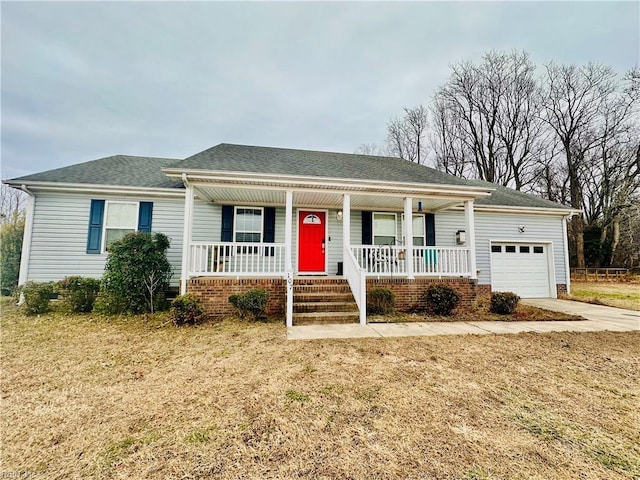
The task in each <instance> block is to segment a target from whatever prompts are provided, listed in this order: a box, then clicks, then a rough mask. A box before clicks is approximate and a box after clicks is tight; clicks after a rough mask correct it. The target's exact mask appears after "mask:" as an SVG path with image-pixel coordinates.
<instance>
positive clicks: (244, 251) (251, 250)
mask: <svg viewBox="0 0 640 480" xmlns="http://www.w3.org/2000/svg"><path fill="white" fill-rule="evenodd" d="M241 209H243V210H260V240H259V241H258V242H241V241H239V240H236V234H237V233H258V232H256V231H249V230H246V231H244V230H238V210H241ZM263 240H264V207H253V206H242V205H239V206H234V207H233V242H234V243H263ZM236 250H237V251H236V253H238V254H243V255H257V254H259V253H260V251H259V250H260V249H258V248H247V247H244V248H243V247H240V246H238V247H237V248H236Z"/></svg>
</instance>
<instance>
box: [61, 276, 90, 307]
mask: <svg viewBox="0 0 640 480" xmlns="http://www.w3.org/2000/svg"><path fill="white" fill-rule="evenodd" d="M99 291H100V280H98V279H95V278H84V277H77V276H74V277H65V278H64V280H60V281H59V282H58V293H59V295H60V297H59V298H60V300H61V301H62V303H63V304H64V305H65V307H66V309H67V310H68V311H70V312H73V313H87V312H90V311H92V310H93V306H94V304H95V301H96V297H97V296H98V292H99Z"/></svg>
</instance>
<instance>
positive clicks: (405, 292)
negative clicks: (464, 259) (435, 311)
mask: <svg viewBox="0 0 640 480" xmlns="http://www.w3.org/2000/svg"><path fill="white" fill-rule="evenodd" d="M476 282H477V281H476V280H470V279H468V278H415V279H413V280H409V279H406V278H379V279H378V278H367V291H369V290H371V289H373V288H388V289H389V290H391V291H392V292H393V293H395V295H396V309H397V310H399V311H401V312H409V311H413V310H416V309H425V308H426V307H427V305H426V303H425V302H423V301H422V298H421V297H422V295H423V293H424V291H425V290H426V289H427V288H429V285H434V284H445V285H449V286H450V287H451V288H453V289H454V290H455V292H456V293H457V294H458V295H459V296H460V302H459V303H458V309H459V310H466V309H469V308H470V307H471V306H472V305H473V302H474V301H475V299H476V296H477V291H478V285H477V283H476Z"/></svg>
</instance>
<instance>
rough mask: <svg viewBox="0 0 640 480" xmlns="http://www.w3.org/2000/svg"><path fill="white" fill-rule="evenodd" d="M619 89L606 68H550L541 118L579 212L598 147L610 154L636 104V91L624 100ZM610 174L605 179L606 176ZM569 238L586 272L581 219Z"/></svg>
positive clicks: (579, 217)
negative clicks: (558, 148)
mask: <svg viewBox="0 0 640 480" xmlns="http://www.w3.org/2000/svg"><path fill="white" fill-rule="evenodd" d="M632 85H633V83H632ZM619 87H620V84H619V82H616V76H615V74H614V72H613V71H612V70H611V68H609V67H606V66H603V65H598V64H593V63H590V64H587V65H585V66H575V65H556V64H553V63H551V64H549V65H547V67H546V75H545V96H544V111H543V118H544V120H545V121H546V122H547V124H548V125H549V126H550V128H551V129H552V131H553V132H554V134H555V136H556V138H557V139H558V141H559V143H560V145H561V146H562V151H563V155H562V159H563V167H564V168H565V169H566V174H567V179H568V187H569V202H570V205H571V206H572V207H574V208H576V209H581V208H583V207H584V206H585V196H584V186H585V184H586V183H587V182H588V181H589V180H592V181H593V180H594V179H593V178H591V179H589V175H590V173H591V172H593V164H594V162H593V156H594V155H595V153H594V150H595V149H598V147H599V146H600V150H602V148H605V150H606V149H607V147H603V146H604V145H607V144H609V143H610V139H611V138H613V137H615V136H616V135H618V134H619V133H620V131H621V128H622V126H623V125H624V124H625V122H626V121H627V120H628V118H629V114H630V113H631V112H632V110H633V106H634V104H635V102H636V99H637V95H636V93H635V92H636V91H637V89H636V88H635V87H633V88H631V89H628V91H626V92H624V93H623V94H621V93H620V88H619ZM596 157H597V155H596ZM590 158H591V160H590ZM605 159H606V155H605ZM606 170H607V169H606V168H605V169H604V170H603V171H602V173H603V174H606ZM570 233H571V237H572V239H573V251H574V252H575V255H576V265H577V266H578V267H584V266H585V258H584V217H583V216H582V215H576V216H574V217H573V220H572V222H571V226H570Z"/></svg>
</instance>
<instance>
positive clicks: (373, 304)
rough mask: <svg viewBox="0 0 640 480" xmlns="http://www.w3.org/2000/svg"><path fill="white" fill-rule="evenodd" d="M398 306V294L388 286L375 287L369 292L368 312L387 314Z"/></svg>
mask: <svg viewBox="0 0 640 480" xmlns="http://www.w3.org/2000/svg"><path fill="white" fill-rule="evenodd" d="M395 307H396V295H395V293H393V292H392V291H391V290H389V289H388V288H374V289H372V290H370V291H368V292H367V313H368V314H371V315H387V314H389V313H392V312H393V310H394V309H395Z"/></svg>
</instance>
